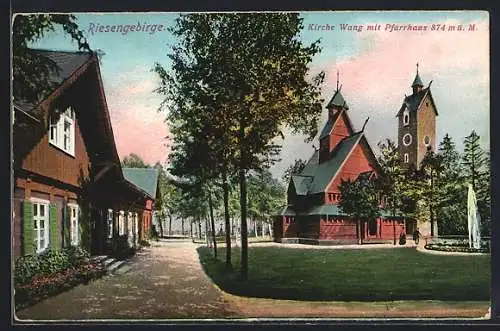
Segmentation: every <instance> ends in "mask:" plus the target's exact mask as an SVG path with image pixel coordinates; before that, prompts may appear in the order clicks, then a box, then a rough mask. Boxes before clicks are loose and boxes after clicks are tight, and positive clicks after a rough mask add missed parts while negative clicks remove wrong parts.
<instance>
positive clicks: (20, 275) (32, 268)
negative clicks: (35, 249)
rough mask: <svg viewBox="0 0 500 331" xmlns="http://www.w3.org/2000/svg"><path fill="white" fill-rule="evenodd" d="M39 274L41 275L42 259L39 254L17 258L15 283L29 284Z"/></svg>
mask: <svg viewBox="0 0 500 331" xmlns="http://www.w3.org/2000/svg"><path fill="white" fill-rule="evenodd" d="M37 275H40V259H39V258H38V256H37V255H26V256H21V257H19V258H17V259H16V262H15V269H14V282H15V284H28V283H29V282H31V280H32V279H33V277H35V276H37Z"/></svg>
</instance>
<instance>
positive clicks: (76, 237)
mask: <svg viewBox="0 0 500 331" xmlns="http://www.w3.org/2000/svg"><path fill="white" fill-rule="evenodd" d="M68 210H69V230H70V232H69V238H70V242H71V245H73V246H78V244H79V243H80V222H79V221H80V220H79V218H78V212H79V210H78V205H77V204H74V203H68Z"/></svg>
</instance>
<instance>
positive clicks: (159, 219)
mask: <svg viewBox="0 0 500 331" xmlns="http://www.w3.org/2000/svg"><path fill="white" fill-rule="evenodd" d="M158 227H159V228H160V237H163V217H158Z"/></svg>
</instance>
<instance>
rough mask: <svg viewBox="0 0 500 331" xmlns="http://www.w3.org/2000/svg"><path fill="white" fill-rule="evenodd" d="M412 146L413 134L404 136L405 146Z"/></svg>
mask: <svg viewBox="0 0 500 331" xmlns="http://www.w3.org/2000/svg"><path fill="white" fill-rule="evenodd" d="M410 144H411V134H409V133H407V134H405V135H404V136H403V145H405V146H408V145H410Z"/></svg>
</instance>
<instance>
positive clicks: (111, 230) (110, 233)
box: [108, 209, 113, 238]
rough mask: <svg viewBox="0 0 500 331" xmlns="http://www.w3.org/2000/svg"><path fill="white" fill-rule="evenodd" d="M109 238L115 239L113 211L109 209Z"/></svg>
mask: <svg viewBox="0 0 500 331" xmlns="http://www.w3.org/2000/svg"><path fill="white" fill-rule="evenodd" d="M108 238H113V209H108Z"/></svg>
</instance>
